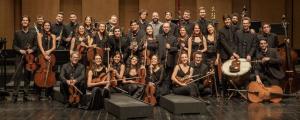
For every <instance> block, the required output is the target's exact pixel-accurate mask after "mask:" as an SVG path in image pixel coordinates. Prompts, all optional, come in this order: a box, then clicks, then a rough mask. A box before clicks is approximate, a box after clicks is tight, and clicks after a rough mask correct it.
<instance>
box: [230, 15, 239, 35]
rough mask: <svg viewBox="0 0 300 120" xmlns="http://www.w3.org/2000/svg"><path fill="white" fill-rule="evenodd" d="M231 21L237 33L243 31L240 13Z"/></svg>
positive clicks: (232, 17)
mask: <svg viewBox="0 0 300 120" xmlns="http://www.w3.org/2000/svg"><path fill="white" fill-rule="evenodd" d="M230 20H231V21H232V27H233V28H234V30H235V31H238V30H241V29H242V25H241V23H240V22H239V14H238V13H233V14H232V15H231V18H230Z"/></svg>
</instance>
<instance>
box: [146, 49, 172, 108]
mask: <svg viewBox="0 0 300 120" xmlns="http://www.w3.org/2000/svg"><path fill="white" fill-rule="evenodd" d="M166 77H167V76H166V74H165V70H164V67H163V65H161V64H160V62H159V58H158V55H156V54H155V55H152V57H151V64H150V66H149V72H148V74H147V82H148V83H147V84H146V88H145V98H144V101H145V102H147V103H151V104H152V105H155V104H156V103H157V101H159V99H160V97H161V96H163V95H166V94H168V93H169V84H168V83H166V82H167V81H166V79H165V78H166ZM153 98H154V99H153Z"/></svg>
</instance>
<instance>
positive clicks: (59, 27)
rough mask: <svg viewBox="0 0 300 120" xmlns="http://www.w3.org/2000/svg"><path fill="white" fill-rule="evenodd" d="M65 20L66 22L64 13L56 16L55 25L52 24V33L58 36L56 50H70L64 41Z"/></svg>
mask: <svg viewBox="0 0 300 120" xmlns="http://www.w3.org/2000/svg"><path fill="white" fill-rule="evenodd" d="M63 20H64V13H63V12H59V13H57V15H56V21H55V23H54V24H52V26H51V28H52V30H51V33H52V34H54V35H55V36H56V48H57V49H60V50H63V49H68V48H66V47H65V46H64V45H65V41H64V40H63V36H62V35H63V32H64V31H63V30H64V24H63Z"/></svg>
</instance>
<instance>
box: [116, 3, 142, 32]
mask: <svg viewBox="0 0 300 120" xmlns="http://www.w3.org/2000/svg"><path fill="white" fill-rule="evenodd" d="M119 15H120V19H119V20H120V26H121V27H122V29H123V31H125V32H126V33H127V32H128V29H129V26H130V25H129V23H130V20H133V19H135V20H138V19H139V0H120V6H119Z"/></svg>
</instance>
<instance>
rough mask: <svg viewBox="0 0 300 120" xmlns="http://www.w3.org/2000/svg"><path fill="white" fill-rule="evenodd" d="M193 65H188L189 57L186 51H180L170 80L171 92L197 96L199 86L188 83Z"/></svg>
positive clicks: (190, 79)
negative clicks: (178, 59) (171, 82)
mask: <svg viewBox="0 0 300 120" xmlns="http://www.w3.org/2000/svg"><path fill="white" fill-rule="evenodd" d="M193 71H194V69H193V67H191V66H190V65H189V58H188V54H187V53H186V52H182V53H181V55H180V62H179V64H178V65H176V66H175V68H174V71H173V74H172V77H171V79H172V81H173V83H174V85H173V93H174V94H178V95H188V96H193V97H198V96H199V91H198V90H199V88H198V86H197V85H196V84H195V83H189V82H191V81H192V78H191V76H192V75H193Z"/></svg>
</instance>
